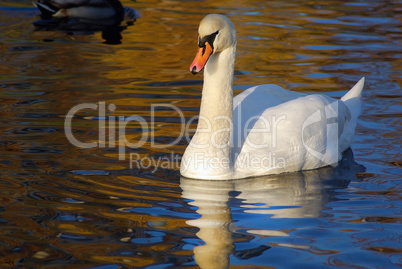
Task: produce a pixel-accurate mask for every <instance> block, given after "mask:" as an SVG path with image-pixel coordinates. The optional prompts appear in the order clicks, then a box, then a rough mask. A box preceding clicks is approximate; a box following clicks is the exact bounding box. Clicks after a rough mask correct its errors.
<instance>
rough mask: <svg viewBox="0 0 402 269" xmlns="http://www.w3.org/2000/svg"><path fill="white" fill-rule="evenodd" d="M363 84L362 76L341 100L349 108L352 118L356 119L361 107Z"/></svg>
mask: <svg viewBox="0 0 402 269" xmlns="http://www.w3.org/2000/svg"><path fill="white" fill-rule="evenodd" d="M363 86H364V77H362V78H361V79H360V80H359V81H358V82H357V83H356V85H355V86H353V88H352V89H350V90H349V91H348V92H347V93H346V94H345V95H344V96H343V97H342V98H341V100H342V101H343V102H344V103H345V105H346V106H347V107H348V108H349V110H350V113H351V114H352V115H351V116H352V118H355V119H357V117H358V116H359V115H360V113H361V109H362V100H361V96H362V91H363Z"/></svg>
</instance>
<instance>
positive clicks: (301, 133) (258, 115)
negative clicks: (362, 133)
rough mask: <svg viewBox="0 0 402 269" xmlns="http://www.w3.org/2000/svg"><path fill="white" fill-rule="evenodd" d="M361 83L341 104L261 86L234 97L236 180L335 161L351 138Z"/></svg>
mask: <svg viewBox="0 0 402 269" xmlns="http://www.w3.org/2000/svg"><path fill="white" fill-rule="evenodd" d="M363 83H364V80H361V81H359V83H358V84H357V85H356V86H355V87H354V88H352V90H351V91H349V92H348V93H347V94H346V95H345V96H344V97H343V98H342V99H341V100H336V99H333V98H330V97H328V96H325V95H319V94H313V95H306V94H302V93H297V92H291V91H287V90H284V89H283V88H281V87H279V86H277V85H260V86H257V87H253V88H250V89H248V90H246V91H245V92H243V93H241V94H239V95H238V96H236V97H235V98H234V100H233V101H234V114H233V128H234V129H233V141H232V142H233V144H232V145H233V150H232V159H233V161H234V163H235V168H234V169H235V174H236V177H244V176H245V175H246V174H247V176H258V175H263V174H267V173H270V174H275V173H283V172H290V171H298V170H308V169H314V168H318V167H322V166H326V165H331V164H335V163H337V162H338V161H339V160H340V159H341V157H342V152H343V151H345V150H346V149H347V148H348V147H349V146H350V143H351V141H352V138H353V134H354V130H355V127H356V120H357V117H358V115H359V114H360V105H361V101H360V99H361V98H360V95H361V88H362V86H363ZM356 87H357V88H356ZM359 88H360V89H359ZM350 93H352V94H350ZM352 101H353V102H352ZM349 106H350V107H349Z"/></svg>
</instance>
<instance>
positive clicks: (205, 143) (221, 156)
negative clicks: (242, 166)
mask: <svg viewBox="0 0 402 269" xmlns="http://www.w3.org/2000/svg"><path fill="white" fill-rule="evenodd" d="M235 56H236V45H234V46H231V47H229V48H227V49H225V50H224V51H222V52H220V53H218V54H214V55H212V56H211V57H210V59H209V60H208V62H207V64H206V66H205V70H204V87H203V90H202V99H201V107H200V118H199V121H198V126H197V132H196V134H195V135H194V137H193V139H192V140H191V146H192V147H194V146H198V149H197V152H198V153H199V155H200V156H199V157H200V158H203V159H204V162H205V161H206V162H208V160H210V163H209V164H208V163H207V165H204V167H203V169H201V170H202V171H198V173H199V174H200V173H201V174H203V176H204V177H206V178H207V177H208V175H211V176H214V177H216V176H218V175H222V176H223V177H225V175H226V176H229V174H230V173H231V172H232V164H231V163H232V162H231V159H230V153H231V152H230V148H231V143H230V142H231V135H232V129H233V74H234V64H235ZM201 155H202V156H201ZM198 176H199V175H198Z"/></svg>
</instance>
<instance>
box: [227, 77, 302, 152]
mask: <svg viewBox="0 0 402 269" xmlns="http://www.w3.org/2000/svg"><path fill="white" fill-rule="evenodd" d="M303 96H306V94H303V93H298V92H292V91H288V90H285V89H283V88H282V87H280V86H278V85H274V84H266V85H258V86H255V87H252V88H249V89H247V90H245V91H244V92H242V93H240V94H238V95H237V96H236V97H234V98H233V130H237V131H234V132H233V137H232V139H233V140H232V141H233V142H234V143H232V145H233V147H234V149H233V150H232V153H233V154H234V153H236V152H237V153H238V152H240V149H241V147H242V145H243V144H244V141H245V139H246V137H247V135H248V131H247V130H246V128H247V129H250V128H252V126H253V125H254V124H255V122H256V121H257V120H258V119H259V118H260V117H261V115H262V114H263V113H265V114H266V115H267V113H269V111H268V112H265V111H267V110H268V109H269V108H271V107H275V106H277V105H280V104H283V103H286V102H288V101H290V100H294V99H297V98H299V97H303ZM267 116H268V115H267Z"/></svg>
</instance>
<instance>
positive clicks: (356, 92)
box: [341, 77, 364, 101]
mask: <svg viewBox="0 0 402 269" xmlns="http://www.w3.org/2000/svg"><path fill="white" fill-rule="evenodd" d="M363 86H364V77H362V78H361V79H360V80H359V81H358V82H357V83H356V85H355V86H353V88H352V89H350V90H349V91H348V92H347V93H346V94H345V95H344V96H343V97H342V98H341V100H342V101H346V100H349V99H351V98H355V97H358V98H360V96H361V95H362V90H363Z"/></svg>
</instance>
